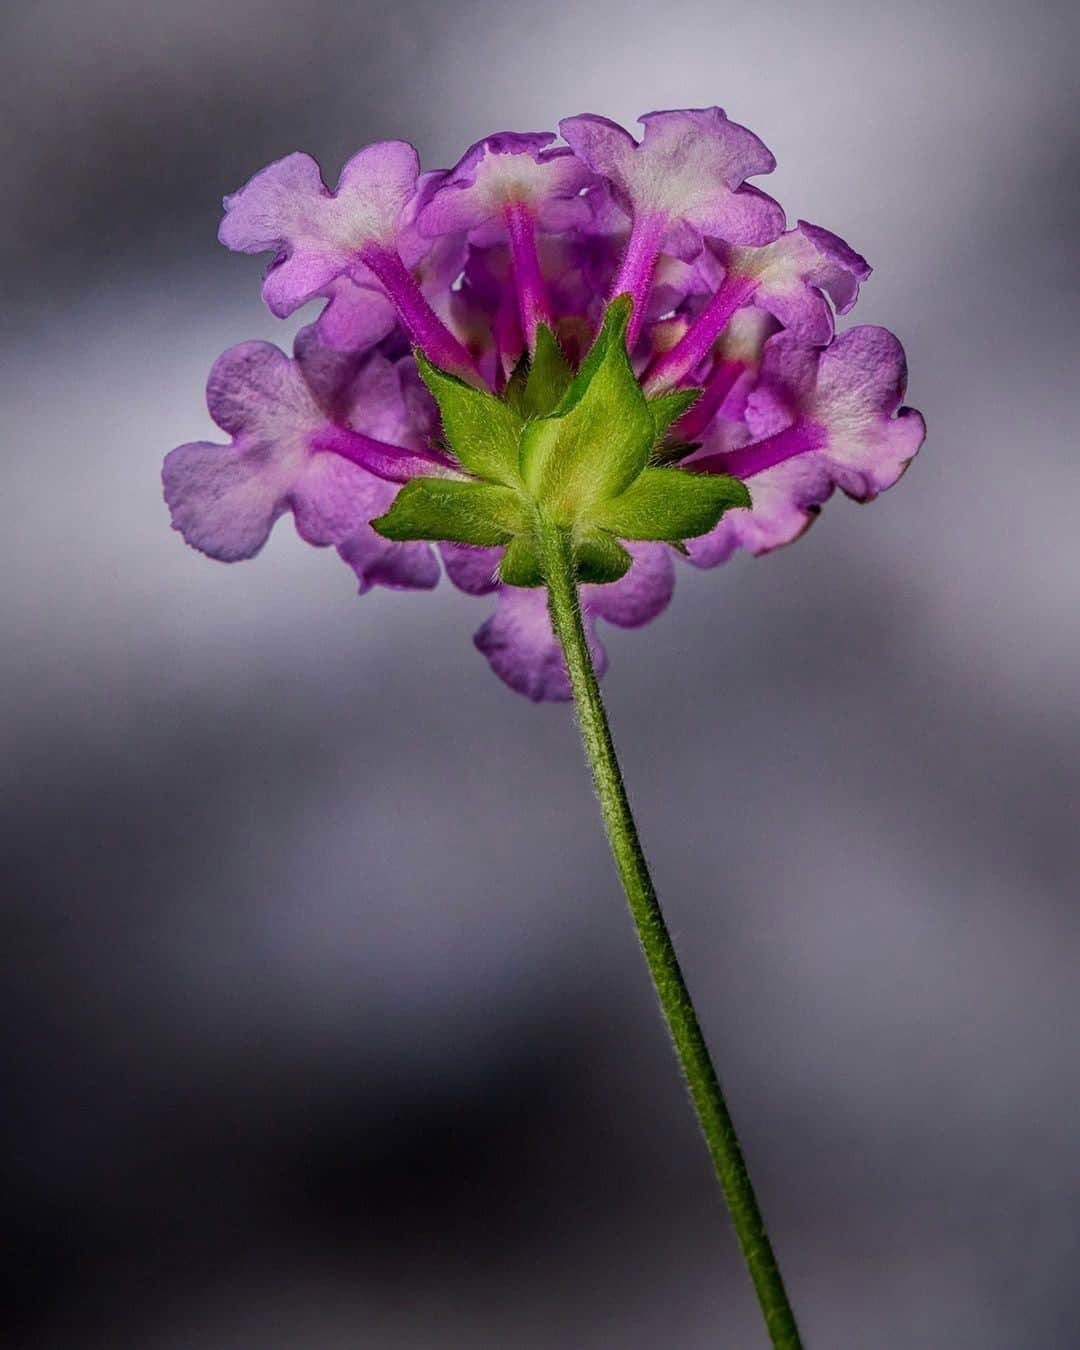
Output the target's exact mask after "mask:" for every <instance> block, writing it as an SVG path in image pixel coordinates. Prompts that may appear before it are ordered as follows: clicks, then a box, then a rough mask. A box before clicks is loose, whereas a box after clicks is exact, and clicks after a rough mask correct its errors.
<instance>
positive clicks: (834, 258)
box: [714, 221, 870, 346]
mask: <svg viewBox="0 0 1080 1350" xmlns="http://www.w3.org/2000/svg"><path fill="white" fill-rule="evenodd" d="M714 251H715V253H716V254H717V256H718V257H719V258H720V259H722V260H723V262H724V264H725V266H726V268H727V270H728V273H729V274H732V275H735V276H739V277H745V278H747V280H748V281H752V282H754V283H755V287H756V289H755V290H754V293H753V302H754V304H755V305H759V306H760V307H761V308H762V309H766V310H768V311H769V312H770V313H771V314H773V315H775V316H776V318H777V319H779V320H780V322H781V323H782V324H783V325H784V327H785V328H789V329H790V330H791V331H792V332H793V333H794V334H795V335H796V336H797V337H799V338H801V339H802V341H804V342H809V343H814V344H816V345H818V346H824V345H825V343H827V342H828V341H829V339H830V338H831V337H832V335H833V317H832V311H831V309H830V308H829V303H828V301H827V300H826V299H825V295H824V294H823V292H825V293H827V294H828V295H829V296H831V297H832V299H833V301H834V303H835V304H836V306H837V312H838V313H845V312H846V311H847V310H849V309H850V308H851V306H852V305H853V304H854V303H855V301H856V299H857V298H858V295H859V283H860V282H861V281H865V279H866V278H867V277H868V276H869V275H870V268H869V266H868V265H867V262H866V259H865V258H863V257H861V256H860V255H859V254H858V253H856V252H855V251H854V250H853V249H851V248H849V247H848V246H847V244H845V243H844V241H843V240H842V239H840V238H838V237H837V236H836V235H835V234H830V233H829V231H828V230H822V229H819V228H818V227H817V226H814V225H806V224H805V223H803V222H801V221H800V223H799V225H798V226H797V227H796V228H795V229H794V230H789V231H788V232H787V233H786V234H783V235H781V236H780V238H779V239H777V240H776V241H775V242H774V243H772V244H767V245H765V247H763V248H734V247H730V246H726V245H723V244H717V245H716V246H715V247H714Z"/></svg>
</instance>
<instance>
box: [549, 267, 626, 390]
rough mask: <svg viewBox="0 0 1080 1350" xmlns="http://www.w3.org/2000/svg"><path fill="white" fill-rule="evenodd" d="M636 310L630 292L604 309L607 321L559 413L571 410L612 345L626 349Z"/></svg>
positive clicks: (568, 387)
mask: <svg viewBox="0 0 1080 1350" xmlns="http://www.w3.org/2000/svg"><path fill="white" fill-rule="evenodd" d="M633 312H634V300H633V297H632V296H631V295H630V294H629V293H627V294H625V295H619V296H616V297H615V299H614V300H612V301H611V303H610V304H609V305H608V307H607V310H606V311H605V312H604V322H603V324H601V326H600V331H599V333H597V335H596V341H595V342H594V343H593V345H592V346H591V347H590V348H589V352H588V355H587V356H586V357H585V360H584V361H582V363H581V365H580V366H579V367H578V372H577V374H576V375H575V376H574V378H573V379H572V380H571V381H570V383H569V385H567V388H566V393H565V394H564V395H563V397H562V400H561V402H560V403H559V406H558V407H557V408H556V409H555V411H556V413H558V414H560V415H561V414H562V413H566V412H569V411H570V409H571V408H572V407H573V406H574V404H575V403H577V402H578V401H579V399H580V398H581V396H582V395H583V394H584V392H585V390H586V389H588V387H589V385H590V384H591V383H592V378H593V376H594V375H595V374H596V372H597V370H598V369H599V367H600V366H601V364H602V363H603V361H604V360H605V358H606V357H607V355H608V353H609V352H610V350H611V348H612V347H615V348H616V349H618V350H621V351H622V352H623V353H625V352H626V330H627V327H628V326H629V324H630V315H631V314H632V313H633Z"/></svg>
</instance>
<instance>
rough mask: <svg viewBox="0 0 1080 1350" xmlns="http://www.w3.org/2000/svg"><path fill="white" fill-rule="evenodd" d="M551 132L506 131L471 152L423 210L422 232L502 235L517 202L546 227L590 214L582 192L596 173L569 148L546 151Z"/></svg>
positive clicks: (479, 239)
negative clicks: (506, 214)
mask: <svg viewBox="0 0 1080 1350" xmlns="http://www.w3.org/2000/svg"><path fill="white" fill-rule="evenodd" d="M554 139H555V138H554V136H553V135H552V134H551V133H550V132H526V133H514V132H500V133H498V134H497V135H494V136H488V137H487V138H486V139H484V140H482V141H478V142H477V143H476V144H475V145H473V146H471V147H470V148H469V150H467V151H466V153H465V155H464V156H463V157H462V159H461V160H460V161H459V162H458V164H457V165H456V166H455V167H454V168H453V169H452V170H451V171H450V173H449V174H448V175H447V177H446V179H445V181H444V182H443V183H442V184H441V185H440V186H439V188H438V189H437V190H436V191H435V192H434V193H433V194H432V195H431V197H430V199H429V201H428V203H427V205H426V206H425V207H424V209H423V210H422V212H421V213H420V217H419V220H418V225H419V228H420V230H421V231H422V232H423V233H425V234H429V235H439V234H446V233H448V232H453V231H463V230H471V231H474V232H475V231H478V230H479V228H480V227H481V226H485V225H487V224H489V222H490V223H491V224H492V225H493V226H494V229H493V231H492V230H491V229H489V230H485V231H481V232H480V233H474V235H473V239H474V242H476V243H478V244H481V245H483V244H490V243H493V242H496V241H497V240H498V239H500V238H501V237H502V234H503V228H502V223H501V217H502V213H503V211H504V210H505V208H506V207H507V206H509V205H513V204H521V205H525V206H528V207H529V209H530V212H531V214H532V215H533V217H534V218H535V219H536V220H537V223H538V224H539V226H540V228H541V229H545V230H553V231H560V230H564V229H569V228H570V227H571V226H573V225H576V224H579V223H582V222H584V221H585V220H586V219H588V217H589V215H590V209H589V206H588V203H586V202H585V201H583V200H582V199H581V197H580V195H579V194H580V193H581V191H582V189H583V188H585V187H587V186H588V185H589V184H590V183H591V182H592V174H591V173H590V172H589V170H588V169H587V168H586V167H585V165H583V164H582V163H581V162H580V161H579V160H578V159H577V158H576V157H575V156H574V154H573V153H572V152H571V151H569V150H566V149H560V150H554V151H552V150H546V149H545V148H544V147H545V146H547V145H549V144H550V142H551V141H553V140H554Z"/></svg>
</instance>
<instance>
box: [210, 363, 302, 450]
mask: <svg viewBox="0 0 1080 1350" xmlns="http://www.w3.org/2000/svg"><path fill="white" fill-rule="evenodd" d="M206 406H207V408H208V410H209V412H210V416H211V417H212V418H213V419H214V421H215V422H216V423H217V425H218V426H219V427H220V428H221V429H222V431H227V432H228V433H229V434H230V435H231V436H243V435H247V434H251V433H259V434H271V435H273V434H276V433H278V432H280V431H282V430H285V429H290V428H302V427H307V426H316V425H318V423H319V422H320V420H321V413H320V410H319V408H318V406H317V405H316V402H315V400H314V398H313V397H312V393H311V390H310V389H309V388H308V386H307V384H306V382H305V381H304V379H303V378H302V376H301V374H300V372H299V371H298V369H297V367H296V366H295V365H294V364H293V362H292V361H290V360H289V358H288V357H287V356H286V355H285V353H284V352H283V351H281V349H280V348H278V347H275V346H274V345H273V344H272V343H270V342H241V343H239V344H238V345H237V346H235V347H230V348H229V350H228V351H226V352H223V353H222V354H221V356H219V357H218V359H217V360H216V361H215V362H214V364H213V366H212V367H211V369H210V374H209V377H208V378H207V381H206Z"/></svg>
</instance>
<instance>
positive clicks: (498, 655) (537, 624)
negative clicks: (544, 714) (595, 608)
mask: <svg viewBox="0 0 1080 1350" xmlns="http://www.w3.org/2000/svg"><path fill="white" fill-rule="evenodd" d="M583 617H584V622H585V631H586V634H587V637H588V641H589V650H590V651H591V652H592V658H593V664H594V665H595V666H596V672H597V674H598V675H600V674H603V672H604V670H605V669H606V668H607V654H606V652H605V651H604V648H603V647H602V646H601V644H600V643H599V641H597V638H596V633H595V619H594V618H593V617H592V615H591V614H590V613H589V612H588V611H587V610H586V611H585V613H584V616H583ZM473 641H474V642H475V644H476V646H477V649H478V650H479V651H481V652H483V654H484V655H485V656H486V657H487V659H488V662H489V664H490V665H491V668H492V670H493V671H494V672H495V674H496V675H498V677H499V679H501V680H502V681H503V682H504V683H506V684H508V685H509V686H510V688H511V689H513V690H514V691H515V692H516V693H518V694H524V695H525V697H526V698H529V699H532V701H533V702H534V703H545V702H551V703H566V702H568V701H569V700H570V699H572V698H573V691H572V690H571V688H570V676H569V674H568V673H567V670H566V662H565V660H564V659H563V654H562V648H561V647H560V645H559V641H558V639H557V638H556V636H555V634H554V633H553V632H552V631H551V620H550V618H549V617H548V610H547V592H546V591H545V590H543V589H542V588H541V589H537V590H523V589H521V588H519V587H516V586H503V587H501V588H500V590H499V597H498V600H497V602H496V605H495V613H494V614H493V615H492V616H491V618H490V619H488V620H487V622H486V623H484V624H482V625H481V627H480V628H479V629H478V630H477V632H476V635H475V637H474V638H473Z"/></svg>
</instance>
